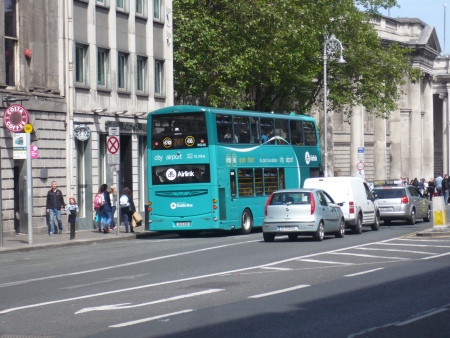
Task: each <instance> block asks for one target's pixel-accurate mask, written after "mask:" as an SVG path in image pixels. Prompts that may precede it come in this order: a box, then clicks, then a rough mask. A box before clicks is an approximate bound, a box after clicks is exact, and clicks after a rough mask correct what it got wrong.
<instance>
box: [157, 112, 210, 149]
mask: <svg viewBox="0 0 450 338" xmlns="http://www.w3.org/2000/svg"><path fill="white" fill-rule="evenodd" d="M151 144H152V149H153V150H156V149H183V148H199V147H206V146H207V145H208V138H207V134H206V123H205V114H204V113H184V114H170V115H169V114H168V115H155V116H154V117H153V123H152V143H151Z"/></svg>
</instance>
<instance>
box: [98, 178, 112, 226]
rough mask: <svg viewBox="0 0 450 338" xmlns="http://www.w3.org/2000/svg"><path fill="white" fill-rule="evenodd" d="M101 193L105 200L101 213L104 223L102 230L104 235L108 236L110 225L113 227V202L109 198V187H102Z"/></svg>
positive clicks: (104, 185) (103, 185) (105, 185)
mask: <svg viewBox="0 0 450 338" xmlns="http://www.w3.org/2000/svg"><path fill="white" fill-rule="evenodd" d="M100 192H101V193H102V195H103V199H104V200H105V204H104V205H103V208H102V212H101V216H102V217H101V222H102V229H103V233H105V234H107V233H108V232H110V229H109V227H110V225H111V200H110V198H109V192H108V185H107V184H102V186H101V187H100Z"/></svg>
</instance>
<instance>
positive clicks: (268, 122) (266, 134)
mask: <svg viewBox="0 0 450 338" xmlns="http://www.w3.org/2000/svg"><path fill="white" fill-rule="evenodd" d="M273 127H274V125H273V119H267V118H262V119H261V133H262V135H261V141H262V143H266V142H267V141H269V140H270V139H271V138H272V137H273V135H274V129H273ZM270 144H274V142H273V140H272V141H271V142H270Z"/></svg>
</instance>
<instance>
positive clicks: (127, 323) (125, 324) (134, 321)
mask: <svg viewBox="0 0 450 338" xmlns="http://www.w3.org/2000/svg"><path fill="white" fill-rule="evenodd" d="M192 311H194V310H192V309H188V310H182V311H177V312H172V313H166V314H164V315H159V316H154V317H149V318H142V319H138V320H133V321H131V322H126V323H121V324H116V325H111V326H109V327H114V328H116V327H125V326H131V325H136V324H141V323H146V322H151V321H152V320H157V319H161V318H167V317H172V316H176V315H180V314H183V313H189V312H192Z"/></svg>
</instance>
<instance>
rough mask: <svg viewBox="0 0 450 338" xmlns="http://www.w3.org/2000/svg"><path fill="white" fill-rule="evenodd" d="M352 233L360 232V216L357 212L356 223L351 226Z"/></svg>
mask: <svg viewBox="0 0 450 338" xmlns="http://www.w3.org/2000/svg"><path fill="white" fill-rule="evenodd" d="M352 231H353V233H354V234H362V216H361V214H358V218H357V219H356V224H355V226H354V227H353V228H352Z"/></svg>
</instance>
